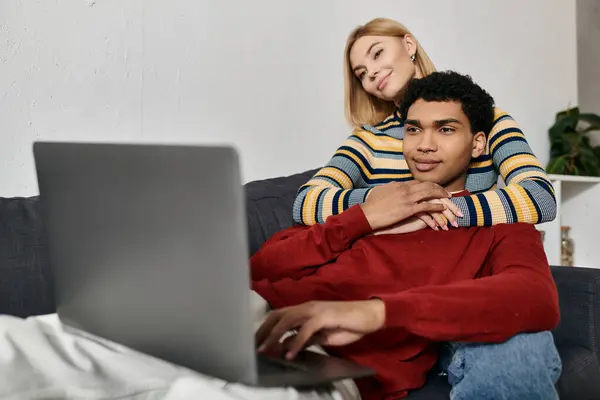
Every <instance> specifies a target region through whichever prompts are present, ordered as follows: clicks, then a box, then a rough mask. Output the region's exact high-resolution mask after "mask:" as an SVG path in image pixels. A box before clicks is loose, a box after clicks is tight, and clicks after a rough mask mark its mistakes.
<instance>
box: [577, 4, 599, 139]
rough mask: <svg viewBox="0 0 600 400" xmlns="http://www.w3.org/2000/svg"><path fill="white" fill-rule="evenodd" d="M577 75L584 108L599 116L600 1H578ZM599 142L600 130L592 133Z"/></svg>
mask: <svg viewBox="0 0 600 400" xmlns="http://www.w3.org/2000/svg"><path fill="white" fill-rule="evenodd" d="M576 4H577V6H576V8H577V77H578V89H579V90H578V92H579V105H580V106H581V109H582V111H585V112H593V113H596V114H598V115H600V0H577V2H576ZM592 143H595V144H600V132H594V133H593V134H592Z"/></svg>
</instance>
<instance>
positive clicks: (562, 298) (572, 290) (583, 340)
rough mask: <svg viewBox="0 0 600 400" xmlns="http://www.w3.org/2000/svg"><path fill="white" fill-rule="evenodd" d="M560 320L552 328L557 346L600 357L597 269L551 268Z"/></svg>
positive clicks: (599, 297) (599, 273)
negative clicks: (587, 352) (572, 348)
mask: <svg viewBox="0 0 600 400" xmlns="http://www.w3.org/2000/svg"><path fill="white" fill-rule="evenodd" d="M552 275H553V276H554V281H555V282H556V287H557V288H558V296H559V302H560V313H561V320H560V323H559V325H558V326H557V327H556V329H554V331H553V334H554V340H555V342H556V344H557V345H558V346H572V347H584V348H586V349H588V350H591V351H592V352H593V353H594V354H595V356H596V357H597V359H598V358H600V353H599V351H598V350H599V348H598V345H599V343H598V342H599V341H600V269H592V268H580V267H552Z"/></svg>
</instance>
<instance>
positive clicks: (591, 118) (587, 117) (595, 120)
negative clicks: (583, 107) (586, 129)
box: [579, 113, 600, 126]
mask: <svg viewBox="0 0 600 400" xmlns="http://www.w3.org/2000/svg"><path fill="white" fill-rule="evenodd" d="M579 120H581V121H585V122H587V123H588V124H591V125H596V126H600V116H598V115H596V114H592V113H583V114H579Z"/></svg>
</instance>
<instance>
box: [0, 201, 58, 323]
mask: <svg viewBox="0 0 600 400" xmlns="http://www.w3.org/2000/svg"><path fill="white" fill-rule="evenodd" d="M49 265H50V263H49V259H48V248H47V245H46V234H45V230H44V227H43V225H42V220H41V213H40V200H39V197H30V198H10V199H5V198H0V314H10V315H15V316H18V317H27V316H30V315H40V314H48V313H52V312H54V310H55V307H54V296H53V283H52V274H51V271H50V267H49Z"/></svg>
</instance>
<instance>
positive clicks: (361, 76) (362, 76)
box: [358, 71, 365, 81]
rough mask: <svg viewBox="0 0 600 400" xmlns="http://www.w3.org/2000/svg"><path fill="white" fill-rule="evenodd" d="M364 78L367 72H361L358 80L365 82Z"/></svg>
mask: <svg viewBox="0 0 600 400" xmlns="http://www.w3.org/2000/svg"><path fill="white" fill-rule="evenodd" d="M364 77H365V71H363V72H361V73H360V74H359V75H358V79H360V80H361V81H362V80H363V78H364Z"/></svg>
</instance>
